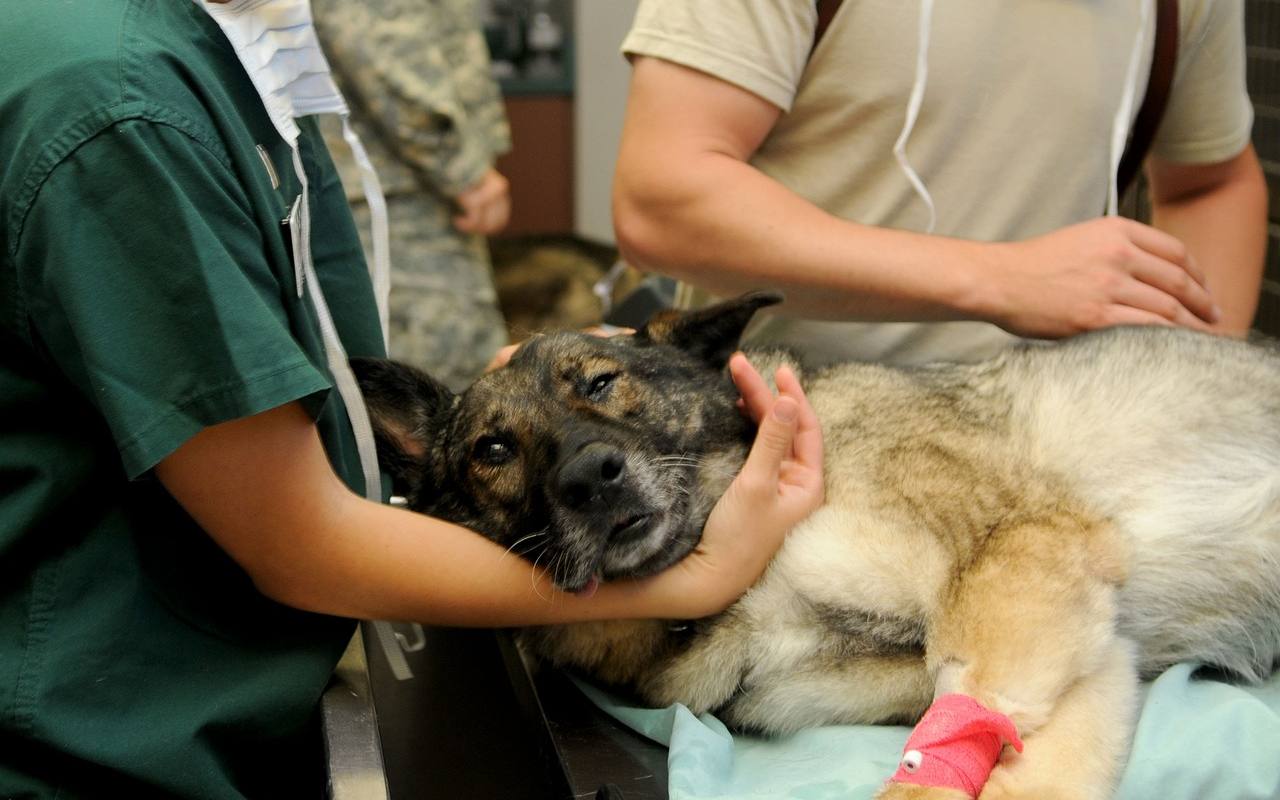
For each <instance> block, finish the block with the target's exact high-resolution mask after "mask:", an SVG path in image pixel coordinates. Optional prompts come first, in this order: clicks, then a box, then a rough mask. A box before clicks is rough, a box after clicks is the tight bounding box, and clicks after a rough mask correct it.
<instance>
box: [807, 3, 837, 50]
mask: <svg viewBox="0 0 1280 800" xmlns="http://www.w3.org/2000/svg"><path fill="white" fill-rule="evenodd" d="M814 5H816V6H817V8H818V24H817V25H815V26H814V28H813V46H812V47H810V48H809V55H813V51H814V50H816V49H818V42H820V41H822V34H824V33H826V32H827V26H828V25H830V24H831V18H832V17H834V16H835V15H836V12H837V11H839V10H840V0H816V1H815V3H814Z"/></svg>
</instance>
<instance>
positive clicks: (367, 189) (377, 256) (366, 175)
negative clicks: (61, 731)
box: [342, 114, 391, 343]
mask: <svg viewBox="0 0 1280 800" xmlns="http://www.w3.org/2000/svg"><path fill="white" fill-rule="evenodd" d="M342 138H343V139H345V140H346V142H347V146H348V147H350V148H351V154H352V155H353V156H354V157H355V160H356V166H358V167H359V168H360V183H361V185H362V187H363V188H364V198H365V202H366V203H368V204H369V219H370V221H371V222H372V227H373V231H372V237H373V261H371V262H370V263H369V278H370V280H372V281H373V296H374V299H375V300H376V301H377V303H378V320H379V321H380V322H381V323H382V341H383V342H384V343H385V342H388V341H390V339H389V336H390V330H389V323H388V314H389V311H388V305H387V304H388V302H389V297H390V295H391V256H390V252H389V251H390V235H389V233H388V230H387V199H386V197H385V196H384V195H383V194H382V184H381V183H380V182H379V181H378V173H377V172H375V171H374V169H373V162H372V161H370V160H369V154H368V153H367V152H366V151H365V149H364V145H363V144H362V143H361V142H360V137H359V136H356V132H355V130H354V129H353V128H352V127H351V117H350V115H348V114H343V115H342Z"/></svg>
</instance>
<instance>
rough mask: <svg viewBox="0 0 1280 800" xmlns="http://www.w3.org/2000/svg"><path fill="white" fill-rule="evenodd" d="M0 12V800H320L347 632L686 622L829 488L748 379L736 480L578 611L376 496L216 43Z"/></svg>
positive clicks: (352, 318)
mask: <svg viewBox="0 0 1280 800" xmlns="http://www.w3.org/2000/svg"><path fill="white" fill-rule="evenodd" d="M0 19H3V20H4V22H3V23H0V28H2V30H3V40H4V43H5V44H4V47H2V48H0V120H3V122H2V123H0V245H2V247H0V258H2V259H3V261H2V263H0V797H5V798H9V797H53V796H57V797H60V798H72V797H151V796H183V797H201V798H232V797H292V796H305V795H308V794H310V795H313V796H314V795H317V794H319V793H320V792H321V791H322V790H323V780H324V766H323V763H322V757H321V744H320V739H319V734H318V724H317V707H318V701H319V698H320V694H321V692H322V691H323V689H324V687H325V685H326V683H327V682H328V680H329V678H330V675H331V673H332V670H333V668H334V665H335V663H336V662H337V660H338V658H339V656H340V655H341V653H342V651H343V650H344V648H345V646H346V645H347V643H348V641H349V640H350V638H351V636H352V634H353V632H354V629H355V622H354V620H357V619H366V618H367V619H399V620H414V621H419V622H423V623H440V624H455V625H518V624H526V623H529V624H535V623H552V622H561V621H576V620H588V619H600V618H625V617H643V616H656V617H672V618H688V617H697V616H702V615H705V614H708V613H712V612H714V611H716V610H719V609H721V608H723V607H725V606H727V605H728V604H729V603H730V602H731V601H732V600H733V599H735V598H736V596H737V595H739V594H740V593H741V592H742V591H744V590H745V588H746V587H747V586H748V585H749V584H750V583H751V582H752V581H753V580H754V579H755V578H756V577H757V576H758V575H759V574H760V572H761V571H762V570H763V568H764V566H765V565H766V563H767V561H768V559H769V557H770V556H771V555H772V553H773V552H774V550H775V549H776V548H777V546H778V545H779V544H780V542H781V539H782V536H783V535H784V533H785V531H786V530H787V529H789V528H790V526H791V525H792V524H794V523H795V522H797V521H798V520H799V519H800V518H802V517H803V516H804V515H805V514H807V513H808V512H809V511H810V510H811V509H812V508H814V507H815V506H816V504H817V503H818V502H819V501H820V498H821V466H820V462H821V443H820V434H819V432H818V431H817V428H816V421H815V420H814V419H813V417H812V412H811V410H810V409H809V408H808V406H807V404H806V402H805V400H804V397H803V394H802V393H800V392H799V389H798V386H796V385H795V382H794V380H789V379H788V378H787V376H785V375H783V376H781V381H780V383H781V386H782V395H781V396H780V397H778V398H774V396H773V395H772V394H771V393H770V392H769V390H768V389H767V388H766V387H765V385H764V383H763V381H762V380H761V379H760V377H759V376H758V375H757V374H755V373H754V371H752V370H750V368H749V367H745V366H744V364H743V362H742V361H741V360H738V361H736V362H735V369H734V372H735V377H736V378H737V379H738V382H739V386H740V388H741V390H742V392H743V395H744V399H745V400H746V405H747V406H748V408H749V409H750V411H751V413H752V414H753V416H755V417H756V418H757V419H759V420H760V421H761V429H760V430H761V433H760V436H759V437H758V439H757V445H756V447H755V448H754V449H753V451H752V456H751V459H750V460H749V461H748V464H747V466H746V468H744V471H743V478H744V480H739V481H738V482H736V483H735V484H734V487H733V489H732V490H731V492H730V493H729V495H727V499H726V501H724V502H722V503H721V504H720V506H719V507H718V508H717V510H716V512H715V513H714V514H713V516H712V520H711V521H710V522H709V523H708V526H707V530H706V532H705V536H704V547H703V548H702V549H701V550H700V552H699V553H697V554H695V555H693V556H691V557H689V558H688V559H686V560H685V561H683V562H681V564H679V565H677V566H676V567H674V568H673V569H672V570H669V571H668V572H666V573H663V574H662V575H659V576H656V577H654V578H650V579H647V580H645V581H637V582H631V583H618V584H611V585H607V586H605V587H602V588H601V590H600V591H599V592H598V593H597V594H596V595H595V596H594V597H591V598H585V597H578V596H574V595H567V594H564V593H560V592H557V591H556V590H555V589H554V587H552V586H551V584H550V582H549V580H548V579H547V576H546V575H545V574H544V573H542V572H541V571H538V570H536V569H534V568H532V567H530V566H529V565H528V564H525V563H523V562H521V561H520V560H518V559H511V558H503V552H502V550H501V548H499V547H498V546H496V545H494V544H492V543H491V542H489V541H487V540H485V539H483V538H481V537H479V536H476V535H474V534H472V533H470V532H469V531H466V530H464V529H461V528H458V527H455V526H453V525H450V524H448V523H445V522H443V521H440V520H436V519H432V518H430V517H425V516H421V515H416V514H412V513H409V512H407V511H403V510H401V509H397V508H393V507H390V506H385V505H381V504H378V503H375V502H372V501H369V500H366V499H363V498H362V497H361V495H360V493H361V492H363V490H364V486H363V479H362V477H361V475H362V473H361V469H360V465H359V460H358V457H357V453H356V447H355V440H354V437H353V434H352V427H351V423H350V422H349V418H348V416H347V411H346V409H345V408H344V407H343V403H342V401H341V398H340V397H339V395H338V392H337V391H335V390H334V389H333V378H332V376H331V374H330V372H329V370H328V367H327V366H326V365H327V362H326V358H325V352H324V346H323V343H322V340H321V334H320V331H319V326H318V322H317V315H316V310H315V308H314V307H313V305H312V304H311V302H310V301H309V299H308V298H307V296H306V294H305V293H303V292H300V291H298V286H297V283H296V277H295V273H294V268H293V258H292V253H291V251H290V232H289V231H287V230H285V229H284V228H282V226H281V220H282V219H283V218H285V216H286V215H287V213H288V211H289V207H290V204H291V203H292V201H293V200H294V198H296V197H297V196H298V194H299V192H301V191H302V188H301V184H300V181H299V179H298V177H297V176H296V174H295V172H294V170H293V169H292V168H291V167H292V164H291V160H290V159H291V151H290V148H289V146H288V145H287V144H286V143H285V142H284V141H283V140H282V139H281V138H280V136H279V134H278V133H277V132H276V129H275V128H274V127H273V125H272V122H271V120H270V118H269V117H268V115H267V113H266V112H265V110H264V107H263V104H262V101H261V100H260V99H259V96H258V95H257V93H256V92H255V89H254V86H253V85H252V83H251V81H250V79H249V77H248V76H247V74H246V73H245V71H244V69H243V68H242V66H241V62H240V61H239V60H238V58H237V55H236V53H235V52H234V50H233V49H232V47H231V46H230V44H229V43H228V41H227V39H226V38H225V36H224V35H223V33H222V31H221V30H220V29H219V27H218V26H217V25H216V24H214V22H213V21H211V19H210V18H209V17H208V15H207V14H206V13H205V11H204V9H202V8H201V7H200V5H198V4H197V3H193V2H179V1H178V0H64V1H63V2H58V3H51V2H48V0H0ZM300 126H301V129H302V134H301V137H300V141H299V149H300V153H301V159H302V164H303V168H304V170H305V174H306V175H307V177H308V184H309V202H310V207H311V222H312V230H313V234H312V241H311V243H310V244H311V248H312V255H313V260H314V265H315V270H316V274H317V275H318V278H319V282H320V284H321V286H322V288H323V292H324V295H325V296H326V297H327V298H328V304H329V308H330V310H331V312H332V316H333V319H334V323H335V325H336V327H337V329H338V333H339V335H340V337H341V339H342V342H343V345H344V347H345V349H346V351H347V353H348V354H349V355H351V356H380V355H382V354H383V352H384V351H383V343H382V335H381V332H380V327H379V321H378V316H377V311H376V308H375V304H374V301H373V293H372V289H371V282H370V279H369V276H368V273H367V271H366V268H365V262H364V258H363V256H362V255H361V248H360V242H359V239H358V237H357V234H356V230H355V227H354V224H353V222H352V219H351V215H350V212H349V210H348V208H347V206H346V202H345V200H344V195H343V190H342V187H341V185H340V183H339V181H338V179H337V177H336V176H335V173H334V169H333V165H332V163H331V162H330V160H329V157H328V155H327V153H326V152H325V150H324V147H323V145H322V144H321V141H320V137H319V135H318V132H317V129H316V126H315V124H314V120H313V119H303V120H301V121H300ZM544 598H551V599H550V601H548V600H546V599H544Z"/></svg>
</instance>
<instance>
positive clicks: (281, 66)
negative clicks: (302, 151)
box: [196, 0, 348, 145]
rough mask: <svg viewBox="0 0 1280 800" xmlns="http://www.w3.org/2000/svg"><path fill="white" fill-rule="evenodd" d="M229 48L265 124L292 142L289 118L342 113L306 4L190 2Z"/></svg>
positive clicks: (285, 0) (284, 0) (280, 0)
mask: <svg viewBox="0 0 1280 800" xmlns="http://www.w3.org/2000/svg"><path fill="white" fill-rule="evenodd" d="M196 2H197V3H199V4H200V5H201V6H202V7H204V9H205V10H206V11H207V12H208V13H209V16H211V17H213V19H214V21H215V22H217V23H218V27H219V28H221V29H222V32H223V33H224V34H225V35H226V37H227V40H228V41H230V42H231V46H232V47H234V48H235V51H236V55H237V56H239V57H240V63H242V64H244V68H245V72H247V73H249V78H250V80H252V81H253V85H254V88H256V89H257V90H258V95H259V96H260V97H261V98H262V102H263V105H265V106H266V108H267V113H268V114H270V115H271V121H272V122H273V123H275V126H276V130H278V131H279V132H280V136H281V137H283V138H284V140H285V141H286V142H288V143H289V144H291V145H293V144H297V141H298V126H297V123H295V122H294V118H295V117H304V116H307V115H310V114H342V115H344V116H345V115H346V114H347V113H348V110H347V103H346V101H345V100H343V98H342V94H341V93H340V92H339V91H338V87H337V85H336V84H334V82H333V78H332V76H330V74H329V62H328V61H327V60H326V59H325V57H324V53H323V52H322V51H321V50H320V42H319V40H318V39H317V38H316V31H315V28H314V27H313V25H312V18H311V3H310V2H309V0H232V1H231V2H229V3H208V2H205V1H204V0H196Z"/></svg>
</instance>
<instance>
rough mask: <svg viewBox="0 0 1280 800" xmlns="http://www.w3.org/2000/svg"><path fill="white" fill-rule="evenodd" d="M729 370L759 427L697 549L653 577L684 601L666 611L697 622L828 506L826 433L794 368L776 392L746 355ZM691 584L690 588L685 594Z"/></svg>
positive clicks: (779, 377)
mask: <svg viewBox="0 0 1280 800" xmlns="http://www.w3.org/2000/svg"><path fill="white" fill-rule="evenodd" d="M729 373H730V374H731V375H732V376H733V382H734V384H735V385H736V386H737V387H738V391H739V392H741V393H742V401H743V411H744V412H745V413H746V414H747V415H748V416H750V417H751V419H752V420H754V421H755V422H756V424H757V425H759V432H758V433H757V434H756V440H755V444H754V445H752V447H751V452H750V454H749V455H748V456H747V461H746V463H745V464H744V465H743V467H742V471H741V472H739V473H738V475H737V477H736V478H734V480H733V483H731V484H730V485H729V490H728V491H727V492H726V493H725V494H724V495H723V496H722V497H721V498H720V500H719V502H717V503H716V506H715V509H714V510H712V512H711V516H710V517H709V518H708V519H707V524H706V527H705V528H703V533H702V540H701V541H700V542H699V544H698V546H697V548H695V549H694V550H693V552H691V553H690V554H689V555H687V556H685V558H684V559H683V560H682V561H680V562H679V563H677V564H676V565H675V566H674V567H672V568H671V569H669V570H668V571H667V572H664V573H662V574H660V575H657V576H655V577H654V578H652V579H651V580H652V581H654V582H655V583H657V582H663V583H665V584H667V585H666V586H664V587H663V594H665V595H666V596H669V597H671V598H672V599H674V600H678V604H677V607H674V608H672V609H670V610H669V611H668V612H667V613H666V614H665V615H664V616H668V617H672V618H677V619H696V618H698V617H705V616H708V615H710V614H714V613H717V612H719V611H723V610H724V609H725V608H726V607H728V606H729V604H730V603H732V602H733V601H734V600H736V599H738V597H740V596H741V595H742V593H743V592H745V591H746V590H747V589H748V588H749V587H750V586H751V585H752V584H753V583H755V581H756V579H758V578H759V577H760V575H761V574H762V573H763V572H764V569H765V567H766V566H768V564H769V560H770V559H771V558H773V554H774V553H775V552H776V551H777V549H778V548H779V547H781V546H782V540H783V538H784V537H785V535H786V533H787V532H788V531H790V529H791V528H792V527H794V526H795V525H797V524H799V523H800V522H801V521H802V520H804V518H805V517H807V516H809V514H810V513H812V512H813V511H814V510H815V509H816V508H818V507H819V506H820V505H822V501H823V484H822V430H821V427H820V426H819V424H818V417H817V415H816V414H814V411H813V407H812V406H810V405H809V400H808V398H807V397H805V394H804V390H803V389H802V388H800V381H799V379H798V378H797V377H796V375H795V373H794V372H792V371H791V369H790V368H789V367H785V366H784V367H781V368H779V369H778V371H777V372H776V373H775V375H774V380H775V381H776V383H777V386H778V395H777V396H776V397H775V396H774V394H773V392H772V391H770V389H769V386H768V385H767V384H766V383H765V381H764V378H762V377H761V376H760V373H759V372H757V371H756V369H755V367H753V366H752V365H751V362H749V361H748V360H747V358H746V356H744V355H743V354H742V353H735V354H734V355H733V357H732V358H731V359H730V360H729ZM686 581H687V582H688V586H689V589H688V591H687V592H685V591H679V584H680V583H681V582H686ZM670 584H676V585H674V586H672V585H670ZM708 586H718V587H720V594H718V595H714V596H713V595H711V594H709V592H708V590H707V587H708Z"/></svg>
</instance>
